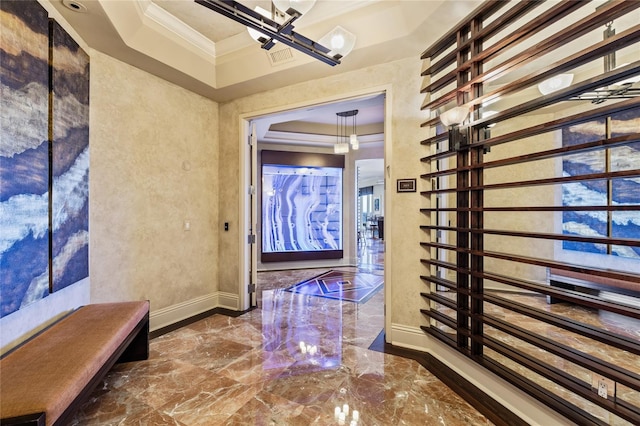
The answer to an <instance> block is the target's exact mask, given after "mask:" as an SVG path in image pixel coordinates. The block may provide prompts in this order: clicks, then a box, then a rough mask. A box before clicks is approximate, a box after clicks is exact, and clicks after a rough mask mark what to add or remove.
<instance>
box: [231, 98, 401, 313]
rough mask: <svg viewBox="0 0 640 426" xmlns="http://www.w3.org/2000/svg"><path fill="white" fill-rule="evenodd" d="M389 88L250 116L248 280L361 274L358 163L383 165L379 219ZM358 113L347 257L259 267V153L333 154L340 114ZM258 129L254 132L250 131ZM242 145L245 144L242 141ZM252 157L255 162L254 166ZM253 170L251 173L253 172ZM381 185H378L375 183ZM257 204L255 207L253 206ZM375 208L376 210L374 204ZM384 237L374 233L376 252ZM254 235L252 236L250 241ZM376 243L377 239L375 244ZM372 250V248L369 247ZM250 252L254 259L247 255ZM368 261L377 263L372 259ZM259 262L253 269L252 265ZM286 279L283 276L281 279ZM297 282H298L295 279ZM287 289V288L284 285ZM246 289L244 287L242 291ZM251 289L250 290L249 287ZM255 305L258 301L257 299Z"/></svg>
mask: <svg viewBox="0 0 640 426" xmlns="http://www.w3.org/2000/svg"><path fill="white" fill-rule="evenodd" d="M387 90H388V88H384V89H381V90H380V91H379V92H377V93H368V94H357V95H354V96H353V97H351V98H346V99H344V98H343V99H337V100H328V101H326V102H325V103H322V104H314V105H301V106H296V107H295V108H291V109H284V110H279V111H269V112H267V113H263V114H256V113H254V114H252V115H250V116H245V117H242V118H243V122H244V127H245V128H244V132H245V133H244V135H245V136H246V137H248V135H249V134H253V135H254V136H255V137H254V138H252V139H254V140H255V141H256V143H257V145H256V146H254V147H253V148H252V149H247V150H246V153H245V167H247V168H248V169H249V171H248V172H246V173H245V174H244V175H245V177H246V179H247V180H248V181H249V182H252V184H251V185H249V186H250V188H251V189H250V191H249V192H251V193H252V194H253V196H252V197H246V198H245V207H244V208H243V211H244V212H245V217H246V218H247V220H249V218H251V217H255V218H257V223H255V222H252V223H251V225H252V226H249V227H248V229H252V230H254V232H253V233H249V236H248V239H249V240H250V241H254V242H253V243H250V245H249V246H250V248H248V250H247V251H245V253H246V254H247V259H245V261H244V263H243V264H245V265H247V269H248V270H250V272H248V273H246V276H247V279H249V276H250V275H252V272H253V271H257V272H260V275H262V273H264V272H269V271H278V272H286V271H288V272H287V273H288V275H290V276H292V277H293V276H295V275H296V272H295V271H302V270H311V269H316V270H318V273H321V270H327V269H330V268H348V267H351V268H357V267H358V264H359V263H360V258H359V256H360V254H362V252H359V249H360V247H359V240H358V235H359V234H360V230H361V225H362V223H361V221H360V219H359V217H360V214H359V213H358V207H357V206H358V205H359V195H358V191H357V176H356V174H357V172H356V171H357V168H356V165H355V164H356V162H357V161H364V160H370V159H375V160H376V161H377V162H378V163H379V167H378V169H379V170H378V175H379V177H378V181H381V182H379V183H380V190H381V191H382V193H381V194H380V195H381V196H379V197H376V198H375V199H374V198H372V199H371V202H370V204H371V206H370V208H369V207H368V211H369V210H370V211H371V212H372V213H373V212H374V211H376V208H377V211H378V212H379V214H378V215H377V216H380V217H383V216H384V208H385V207H384V206H385V205H384V202H383V199H384V197H383V193H384V184H383V183H384V168H383V167H384V166H383V165H384V159H383V158H384V155H385V135H384V127H385V125H384V122H385V119H386V109H387V105H386V91H387ZM347 109H349V110H354V109H358V110H359V112H360V113H359V115H358V123H357V133H358V138H359V139H360V149H359V150H358V151H354V152H349V153H348V154H346V155H345V168H344V179H343V185H344V194H345V195H344V197H345V198H344V206H345V207H344V213H343V224H342V225H343V235H344V240H343V244H344V253H345V254H344V257H343V258H342V259H340V260H338V261H336V260H322V261H300V262H295V263H294V262H281V263H268V264H267V263H264V262H261V243H262V229H261V228H262V226H261V220H262V218H261V211H260V210H261V209H260V203H261V201H260V198H261V190H262V188H261V175H260V170H261V164H260V162H259V161H257V162H256V161H255V158H256V157H257V158H258V159H259V158H260V152H261V150H263V149H264V150H272V151H274V150H275V151H277V150H282V151H295V152H307V153H324V154H333V145H334V143H335V140H336V114H337V112H340V111H342V110H347ZM374 114H377V115H378V116H379V120H378V121H377V122H373V121H371V119H370V117H371V116H372V115H374ZM251 128H253V129H255V131H254V132H251V131H250V129H251ZM243 140H247V139H245V138H244V137H243ZM250 157H252V158H253V159H254V161H250ZM251 166H253V168H252V167H251ZM377 183H378V182H377ZM252 200H253V203H252ZM376 202H377V204H376ZM250 212H256V213H257V214H255V215H253V216H252V214H249V213H250ZM379 232H380V231H376V233H375V237H376V239H377V240H379V241H376V242H377V243H378V244H377V248H376V251H377V252H380V253H383V252H384V242H383V241H384V240H383V239H382V238H379V236H380V234H379ZM251 235H254V237H252V236H251ZM372 240H373V239H372ZM369 248H370V249H371V248H372V245H371V244H370V245H369ZM248 252H250V255H249V253H248ZM370 259H373V258H372V257H371V256H370ZM255 260H257V262H255V263H253V262H252V261H255ZM252 264H255V265H256V268H254V269H251V268H250V265H252ZM367 265H369V266H368V268H369V269H370V270H372V269H373V265H374V263H373V262H372V260H368V261H367ZM375 269H377V270H378V274H380V275H382V274H384V266H383V265H381V264H380V263H379V262H378V263H377V265H376V266H375ZM279 275H282V274H279ZM292 279H295V278H292ZM255 283H256V284H257V286H256V288H255V289H253V290H255V291H257V292H260V291H261V279H260V278H259V277H258V279H257V281H256V282H255ZM269 284H270V285H273V284H275V285H280V284H278V283H274V282H270V283H269ZM282 285H285V284H282ZM246 288H247V287H244V286H243V289H245V290H244V291H246ZM249 289H250V290H252V289H251V287H250V286H249ZM240 299H241V305H242V301H243V300H244V306H245V309H248V308H249V307H251V306H253V304H251V306H249V303H248V302H249V301H250V300H252V299H254V298H252V297H251V294H249V295H248V296H247V295H246V293H245V295H243V296H242V297H240ZM254 300H259V296H258V297H256V298H255V299H254Z"/></svg>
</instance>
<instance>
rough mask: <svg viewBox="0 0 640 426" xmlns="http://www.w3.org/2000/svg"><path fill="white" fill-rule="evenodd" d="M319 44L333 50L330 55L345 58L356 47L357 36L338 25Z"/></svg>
mask: <svg viewBox="0 0 640 426" xmlns="http://www.w3.org/2000/svg"><path fill="white" fill-rule="evenodd" d="M318 42H319V43H320V44H322V45H323V46H327V47H328V48H329V49H331V51H330V52H329V55H331V56H334V57H335V56H338V57H339V58H344V57H345V56H347V55H348V54H349V53H350V52H351V51H352V50H353V47H354V46H355V45H356V36H355V35H354V34H353V33H350V32H349V31H347V30H345V29H344V28H342V27H341V26H339V25H338V26H337V27H335V28H334V29H333V30H331V31H329V32H328V33H327V34H326V35H325V36H324V37H322V38H321V39H320V40H318Z"/></svg>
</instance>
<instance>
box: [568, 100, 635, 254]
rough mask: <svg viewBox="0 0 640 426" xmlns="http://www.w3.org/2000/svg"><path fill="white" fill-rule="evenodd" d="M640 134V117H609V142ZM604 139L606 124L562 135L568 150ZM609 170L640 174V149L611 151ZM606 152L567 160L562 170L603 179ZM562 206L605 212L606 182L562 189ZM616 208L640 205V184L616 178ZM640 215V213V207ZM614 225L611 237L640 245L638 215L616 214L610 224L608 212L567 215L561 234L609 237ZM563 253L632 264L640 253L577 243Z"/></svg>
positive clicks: (579, 127) (628, 114)
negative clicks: (620, 259)
mask: <svg viewBox="0 0 640 426" xmlns="http://www.w3.org/2000/svg"><path fill="white" fill-rule="evenodd" d="M638 129H640V111H639V110H638V109H635V110H629V111H625V112H622V113H619V114H615V115H613V116H612V117H611V130H612V131H611V136H612V137H617V136H622V135H625V134H630V133H635V132H637V131H638ZM604 137H605V123H604V121H597V122H591V123H585V124H581V125H577V126H573V127H570V128H566V129H563V131H562V142H563V145H564V146H568V145H574V144H578V143H584V142H589V141H593V140H599V139H603V138H604ZM609 153H610V159H609V168H610V170H611V171H614V172H615V171H622V170H637V169H639V168H640V144H639V143H629V144H626V145H623V146H619V147H615V148H611V149H609ZM606 161H607V160H606V157H605V152H604V151H594V152H590V153H583V154H575V155H571V156H567V157H566V158H565V159H564V161H563V163H562V165H563V167H562V169H563V175H564V176H577V175H581V174H590V173H601V172H604V171H605V170H606ZM562 200H563V205H565V206H577V205H586V206H589V205H592V206H606V205H607V203H608V182H607V181H606V180H594V181H589V182H576V183H571V184H566V185H563V186H562ZM611 200H612V205H640V178H616V179H612V181H611ZM639 209H640V207H639ZM609 220H610V221H611V229H612V233H611V237H614V238H631V239H640V211H638V210H636V211H620V212H612V215H611V219H609V218H608V215H607V212H606V211H605V210H603V211H593V212H564V213H563V219H562V226H563V233H565V234H571V235H583V236H601V237H606V236H607V234H608V224H609ZM563 248H564V249H565V250H576V251H583V252H590V253H600V254H608V253H609V251H610V254H612V255H614V256H621V257H627V258H633V259H640V248H638V247H626V246H615V245H614V246H612V247H610V248H609V247H607V246H606V245H604V244H591V243H577V242H571V241H565V242H564V243H563Z"/></svg>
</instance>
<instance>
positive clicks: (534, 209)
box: [420, 204, 640, 214]
mask: <svg viewBox="0 0 640 426" xmlns="http://www.w3.org/2000/svg"><path fill="white" fill-rule="evenodd" d="M479 209H481V210H482V211H484V212H600V211H608V212H628V211H636V210H640V205H621V204H617V205H609V206H522V207H482V208H479V207H429V208H422V209H420V211H421V212H422V213H425V214H427V213H434V212H456V211H458V210H467V211H476V210H479Z"/></svg>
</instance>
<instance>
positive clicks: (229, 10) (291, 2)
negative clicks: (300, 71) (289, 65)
mask: <svg viewBox="0 0 640 426" xmlns="http://www.w3.org/2000/svg"><path fill="white" fill-rule="evenodd" d="M195 2H196V3H198V4H199V5H202V6H204V7H206V8H208V9H211V10H213V11H214V12H217V13H219V14H221V15H223V16H226V17H227V18H229V19H233V20H234V21H236V22H239V23H241V24H242V25H244V26H246V27H247V29H248V30H249V33H250V35H251V37H252V38H253V39H254V40H256V41H258V42H259V43H260V44H261V47H262V48H263V49H265V50H269V49H271V48H272V47H273V46H274V45H275V44H276V42H281V43H283V44H285V45H287V46H289V47H292V48H294V49H296V50H298V51H300V52H302V53H305V54H307V55H309V56H311V57H313V58H315V59H318V60H320V61H322V62H324V63H326V64H329V65H331V66H334V65H338V64H339V63H340V59H342V58H344V57H345V56H346V55H347V54H349V52H351V50H352V49H353V47H354V46H355V43H356V36H355V35H354V34H352V33H350V32H349V31H347V30H345V29H344V28H342V27H340V26H337V27H336V28H334V29H333V30H331V31H330V32H329V33H328V34H326V35H325V36H324V37H322V38H321V39H320V41H319V42H316V41H313V40H311V39H310V38H307V37H305V36H303V35H302V34H299V33H297V32H295V31H294V30H293V29H294V26H293V23H294V22H295V21H296V20H297V19H298V18H300V17H301V16H302V14H303V13H306V12H308V11H309V10H310V9H311V7H313V5H314V3H315V0H273V3H272V10H271V12H270V11H267V10H265V9H262V8H260V7H256V10H251V9H250V8H248V7H247V6H244V5H243V4H241V3H239V2H237V1H235V0H195ZM276 11H277V12H278V13H276ZM279 21H280V22H279Z"/></svg>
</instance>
